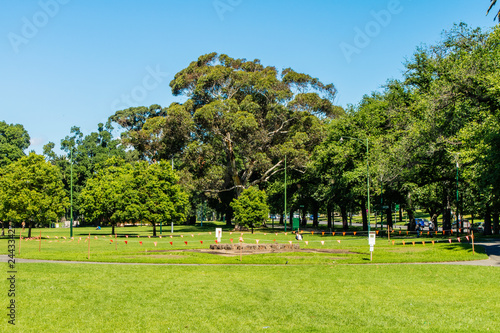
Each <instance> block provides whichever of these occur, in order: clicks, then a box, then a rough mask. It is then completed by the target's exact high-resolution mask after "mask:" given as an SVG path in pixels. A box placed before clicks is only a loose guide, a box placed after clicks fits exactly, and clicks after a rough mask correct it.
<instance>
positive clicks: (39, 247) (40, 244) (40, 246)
mask: <svg viewBox="0 0 500 333" xmlns="http://www.w3.org/2000/svg"><path fill="white" fill-rule="evenodd" d="M41 250H42V231H41V230H40V243H39V245H38V252H40V251H41Z"/></svg>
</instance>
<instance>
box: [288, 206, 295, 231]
mask: <svg viewBox="0 0 500 333" xmlns="http://www.w3.org/2000/svg"><path fill="white" fill-rule="evenodd" d="M293 213H294V211H293V210H291V211H290V216H288V225H289V226H290V229H292V228H293Z"/></svg>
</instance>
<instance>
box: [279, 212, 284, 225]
mask: <svg viewBox="0 0 500 333" xmlns="http://www.w3.org/2000/svg"><path fill="white" fill-rule="evenodd" d="M283 216H284V214H280V224H283Z"/></svg>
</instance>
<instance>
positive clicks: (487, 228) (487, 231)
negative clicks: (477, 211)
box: [483, 204, 491, 235]
mask: <svg viewBox="0 0 500 333" xmlns="http://www.w3.org/2000/svg"><path fill="white" fill-rule="evenodd" d="M483 235H491V207H490V205H489V204H486V209H485V212H484V230H483Z"/></svg>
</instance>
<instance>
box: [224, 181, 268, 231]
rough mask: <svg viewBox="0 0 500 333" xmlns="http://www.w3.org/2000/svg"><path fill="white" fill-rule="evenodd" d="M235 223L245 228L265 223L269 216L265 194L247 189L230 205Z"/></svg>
mask: <svg viewBox="0 0 500 333" xmlns="http://www.w3.org/2000/svg"><path fill="white" fill-rule="evenodd" d="M231 207H232V208H233V210H234V217H235V219H236V221H237V222H238V223H239V224H240V225H242V226H246V227H252V228H253V227H256V226H259V225H261V224H262V223H265V221H266V220H267V217H268V215H269V207H268V205H267V197H266V193H265V192H264V191H262V190H259V189H258V188H255V187H249V188H248V189H246V190H244V191H243V192H242V193H241V195H240V196H239V197H238V198H236V199H234V200H233V202H232V203H231Z"/></svg>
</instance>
